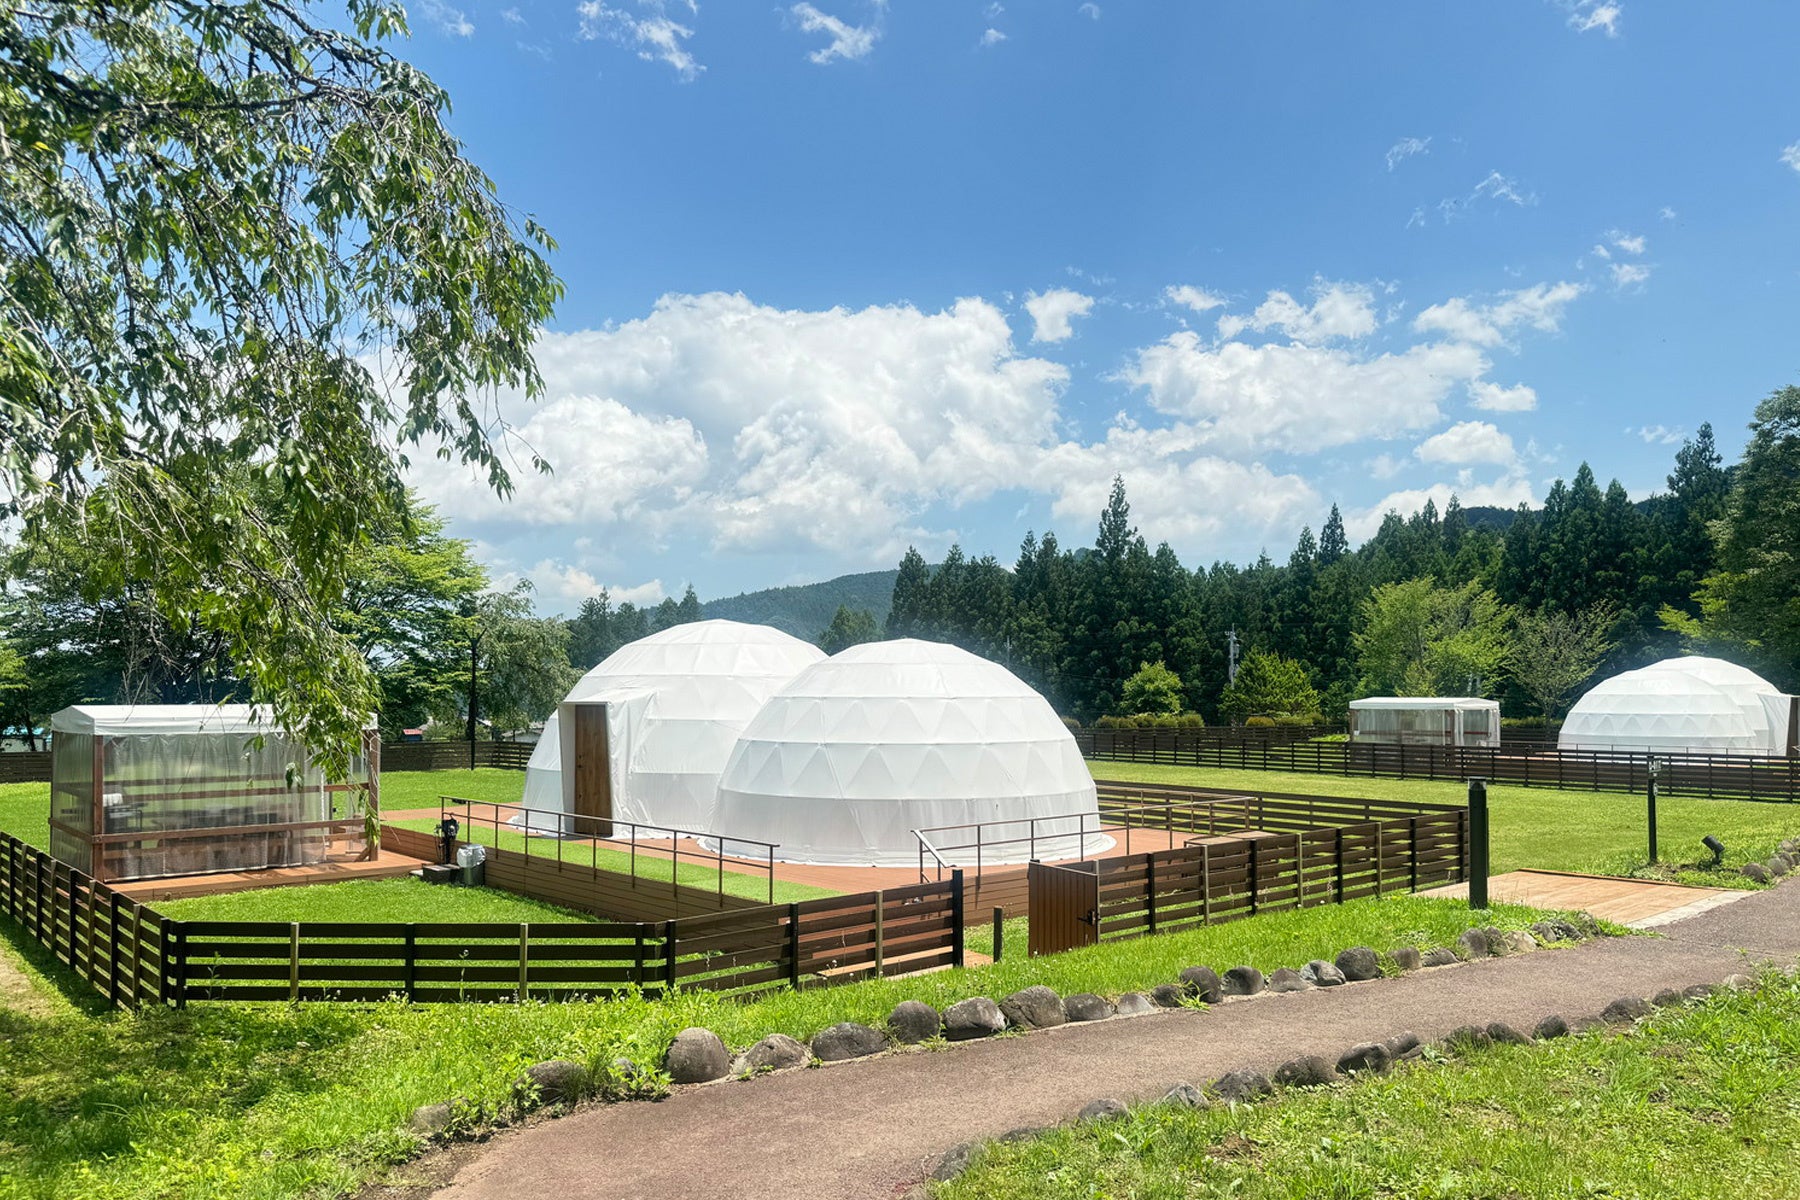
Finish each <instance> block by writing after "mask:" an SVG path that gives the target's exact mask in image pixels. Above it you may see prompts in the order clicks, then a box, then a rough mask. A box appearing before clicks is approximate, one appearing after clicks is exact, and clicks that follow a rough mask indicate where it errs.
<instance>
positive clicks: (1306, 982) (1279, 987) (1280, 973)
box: [1269, 967, 1315, 992]
mask: <svg viewBox="0 0 1800 1200" xmlns="http://www.w3.org/2000/svg"><path fill="white" fill-rule="evenodd" d="M1314 986H1315V985H1314V984H1313V982H1312V980H1310V979H1308V978H1306V977H1305V976H1304V975H1302V974H1300V972H1298V971H1296V970H1294V968H1292V967H1280V968H1277V969H1276V970H1274V971H1272V972H1271V973H1270V974H1269V990H1270V991H1271V992H1305V991H1310V990H1312V988H1313V987H1314Z"/></svg>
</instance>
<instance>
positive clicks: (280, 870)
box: [107, 850, 424, 900]
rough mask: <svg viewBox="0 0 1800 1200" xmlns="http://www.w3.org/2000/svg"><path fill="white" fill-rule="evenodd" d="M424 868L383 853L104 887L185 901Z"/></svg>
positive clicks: (138, 897)
mask: <svg viewBox="0 0 1800 1200" xmlns="http://www.w3.org/2000/svg"><path fill="white" fill-rule="evenodd" d="M423 865H424V864H423V863H421V862H420V861H419V860H418V859H416V858H412V857H410V856H408V855H405V854H395V853H394V852H393V851H391V850H383V851H381V853H380V854H379V856H378V857H376V858H375V859H374V860H373V861H371V862H324V863H314V864H312V865H310V866H304V867H268V868H266V869H264V870H261V871H220V872H217V873H215V874H211V875H177V876H172V877H170V878H167V879H137V880H131V881H127V882H120V883H111V884H108V885H107V886H108V887H110V888H112V889H113V891H115V892H118V893H120V894H121V895H125V896H130V897H131V898H132V899H133V900H185V899H187V898H188V897H190V896H219V895H223V894H225V893H226V892H248V891H251V890H253V889H255V888H271V887H299V886H302V885H305V884H312V883H344V882H346V881H348V880H352V879H394V878H397V877H399V876H402V875H409V874H411V873H412V872H413V871H416V870H418V869H419V867H421V866H423Z"/></svg>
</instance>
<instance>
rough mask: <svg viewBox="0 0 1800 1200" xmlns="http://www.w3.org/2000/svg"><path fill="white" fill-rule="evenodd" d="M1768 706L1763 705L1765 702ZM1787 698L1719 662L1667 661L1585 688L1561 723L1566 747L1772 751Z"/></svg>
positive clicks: (1782, 740)
mask: <svg viewBox="0 0 1800 1200" xmlns="http://www.w3.org/2000/svg"><path fill="white" fill-rule="evenodd" d="M1768 697H1773V698H1775V699H1774V700H1773V701H1768V702H1765V698H1768ZM1777 702H1779V705H1780V706H1781V707H1785V704H1786V700H1785V698H1784V697H1782V696H1781V693H1780V692H1777V691H1776V690H1775V687H1774V685H1773V684H1771V683H1769V682H1768V681H1767V680H1765V679H1763V678H1762V677H1761V676H1759V675H1757V674H1755V673H1754V672H1752V671H1748V670H1745V669H1744V668H1743V667H1740V666H1738V665H1737V664H1735V663H1729V662H1725V661H1724V660H1722V659H1717V658H1700V657H1688V658H1670V659H1665V660H1663V661H1662V662H1659V663H1655V664H1653V665H1651V666H1648V667H1642V668H1640V669H1638V670H1636V671H1626V672H1624V673H1623V674H1620V675H1615V676H1613V677H1612V678H1611V679H1608V680H1606V681H1605V682H1603V683H1600V684H1598V685H1597V686H1595V687H1594V688H1592V689H1591V690H1589V691H1588V693H1587V694H1586V695H1584V696H1583V697H1582V698H1581V699H1580V700H1579V701H1577V702H1576V704H1575V707H1574V708H1572V709H1570V710H1569V716H1568V718H1567V720H1565V721H1564V722H1563V727H1562V733H1561V735H1560V736H1559V737H1558V739H1557V744H1558V745H1559V746H1560V747H1561V748H1562V749H1565V750H1645V751H1655V752H1658V753H1666V754H1682V753H1687V754H1778V753H1782V752H1783V751H1784V750H1785V749H1786V736H1787V720H1786V717H1785V716H1783V717H1782V718H1781V719H1780V720H1779V722H1777V721H1776V720H1775V719H1774V716H1773V711H1774V709H1775V708H1776V707H1777Z"/></svg>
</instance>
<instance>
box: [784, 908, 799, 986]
mask: <svg viewBox="0 0 1800 1200" xmlns="http://www.w3.org/2000/svg"><path fill="white" fill-rule="evenodd" d="M787 958H788V985H789V986H790V987H792V988H793V989H794V990H795V991H796V992H797V991H799V990H800V905H799V904H798V903H795V904H790V905H788V926H787Z"/></svg>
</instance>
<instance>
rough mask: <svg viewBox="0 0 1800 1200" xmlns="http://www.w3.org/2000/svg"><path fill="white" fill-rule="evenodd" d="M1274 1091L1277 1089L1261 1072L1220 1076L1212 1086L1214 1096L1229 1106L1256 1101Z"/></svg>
mask: <svg viewBox="0 0 1800 1200" xmlns="http://www.w3.org/2000/svg"><path fill="white" fill-rule="evenodd" d="M1274 1090H1275V1087H1274V1085H1273V1084H1271V1083H1270V1082H1269V1077H1268V1076H1267V1075H1264V1074H1263V1073H1262V1072H1261V1071H1251V1070H1243V1071H1232V1072H1230V1073H1228V1074H1225V1075H1221V1076H1219V1077H1218V1078H1217V1079H1215V1080H1213V1084H1212V1092H1213V1095H1215V1096H1217V1097H1218V1098H1219V1099H1221V1100H1223V1101H1225V1102H1226V1103H1227V1104H1240V1103H1242V1102H1244V1101H1246V1100H1255V1099H1256V1098H1257V1097H1259V1096H1266V1095H1268V1094H1269V1093H1270V1092H1272V1091H1274Z"/></svg>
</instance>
